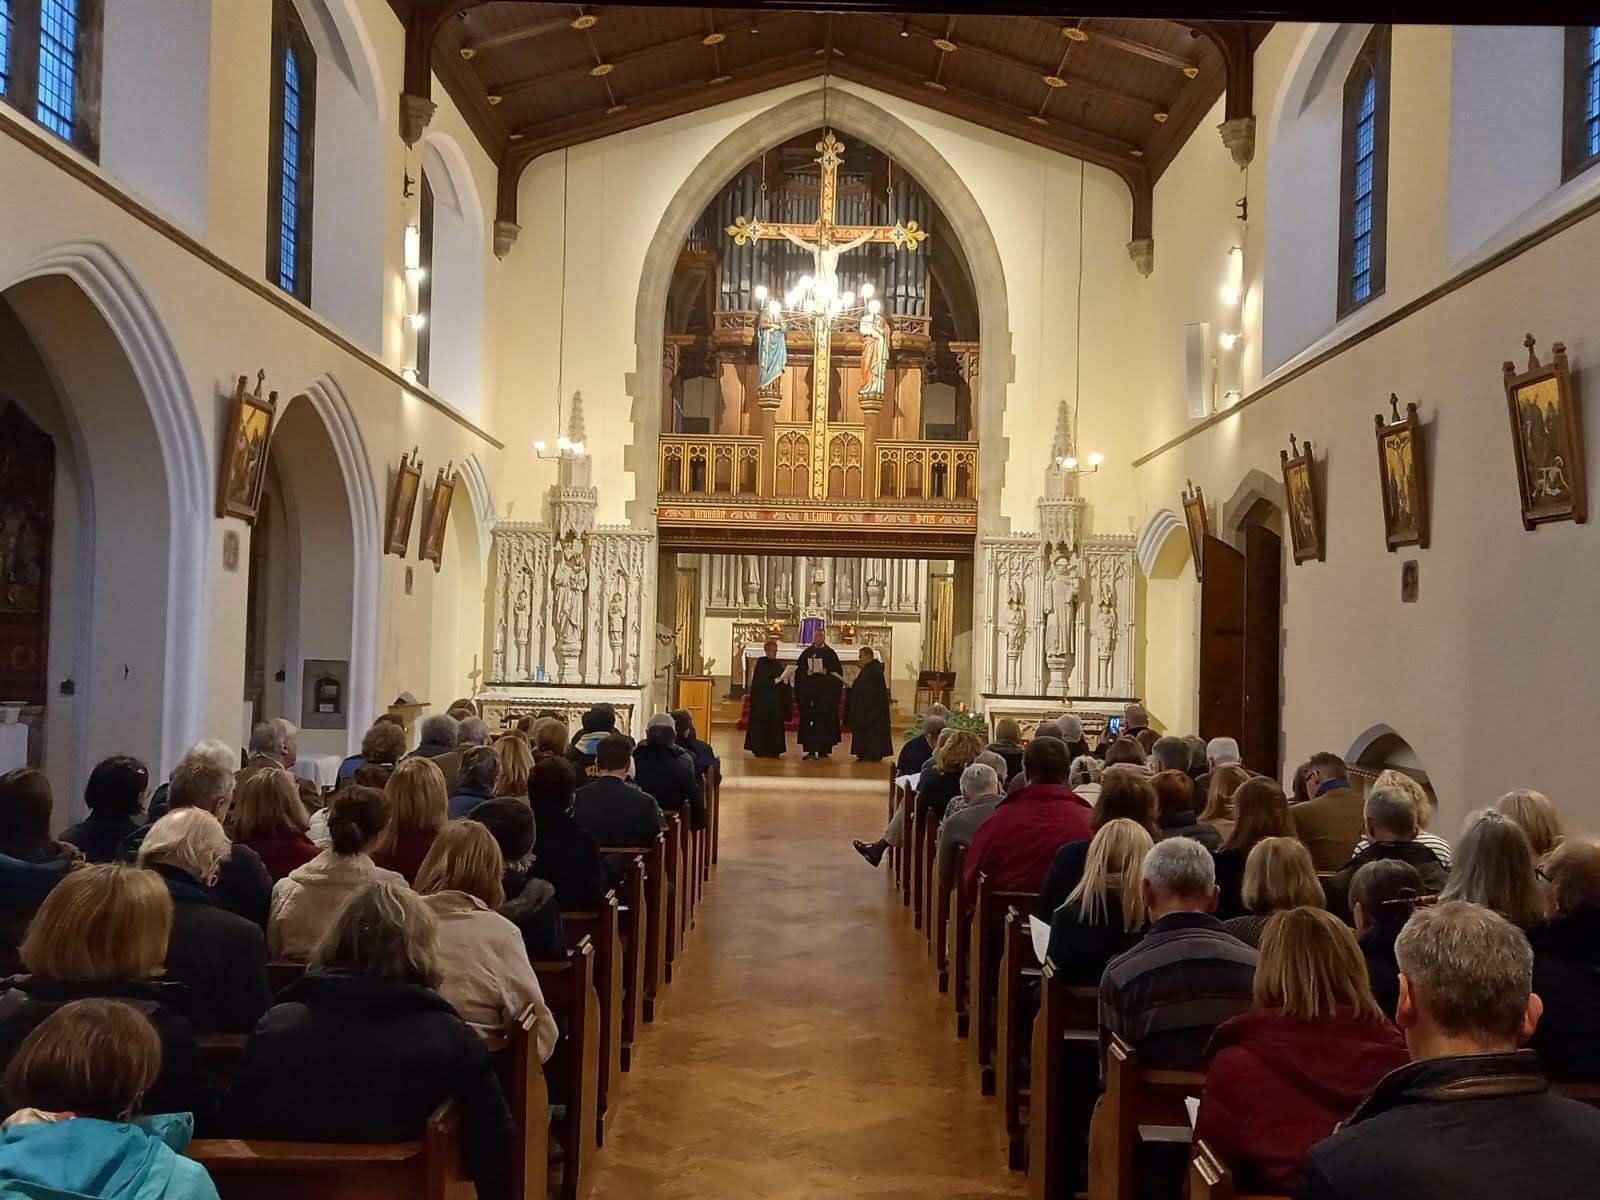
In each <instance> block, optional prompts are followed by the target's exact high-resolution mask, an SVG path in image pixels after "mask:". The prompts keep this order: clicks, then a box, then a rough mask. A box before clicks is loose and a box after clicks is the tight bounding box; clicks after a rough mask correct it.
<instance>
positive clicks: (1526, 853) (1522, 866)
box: [1439, 808, 1545, 930]
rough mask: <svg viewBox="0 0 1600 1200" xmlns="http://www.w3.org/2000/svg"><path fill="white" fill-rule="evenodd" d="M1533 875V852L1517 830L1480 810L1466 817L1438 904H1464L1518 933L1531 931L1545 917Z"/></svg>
mask: <svg viewBox="0 0 1600 1200" xmlns="http://www.w3.org/2000/svg"><path fill="white" fill-rule="evenodd" d="M1537 870H1538V863H1537V860H1536V859H1535V858H1534V855H1533V846H1532V844H1531V843H1529V841H1528V835H1527V834H1526V833H1524V832H1523V830H1522V826H1521V825H1519V824H1517V822H1516V821H1514V820H1512V819H1511V818H1510V817H1508V816H1506V814H1505V813H1502V812H1499V811H1497V810H1495V809H1492V808H1485V809H1482V810H1480V811H1478V812H1475V813H1473V814H1471V815H1470V816H1468V817H1467V827H1466V830H1465V832H1463V833H1462V835H1461V841H1460V843H1459V844H1458V845H1457V847H1456V865H1455V868H1454V869H1453V870H1452V871H1451V872H1450V881H1449V882H1448V883H1446V884H1445V885H1444V890H1443V891H1442V892H1440V893H1439V899H1440V901H1441V902H1443V901H1445V900H1470V901H1472V903H1474V904H1481V905H1483V907H1484V908H1490V909H1493V910H1494V911H1495V912H1497V913H1499V914H1500V915H1501V916H1502V917H1504V918H1505V919H1506V920H1508V921H1510V922H1511V923H1512V924H1513V925H1515V926H1517V927H1518V928H1520V929H1523V930H1527V929H1531V928H1532V927H1533V926H1535V925H1537V924H1538V923H1539V922H1540V921H1542V920H1544V916H1545V904H1544V895H1543V893H1542V892H1541V891H1540V889H1539V877H1538V873H1537Z"/></svg>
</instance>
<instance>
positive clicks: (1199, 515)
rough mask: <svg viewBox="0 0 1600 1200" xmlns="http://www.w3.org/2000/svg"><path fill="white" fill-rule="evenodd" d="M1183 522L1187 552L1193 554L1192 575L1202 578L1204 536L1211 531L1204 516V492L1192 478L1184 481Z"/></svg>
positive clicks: (1208, 520) (1203, 574)
mask: <svg viewBox="0 0 1600 1200" xmlns="http://www.w3.org/2000/svg"><path fill="white" fill-rule="evenodd" d="M1184 482H1185V484H1186V485H1187V486H1186V487H1185V489H1184V492H1183V522H1184V524H1185V525H1186V526H1188V529H1189V553H1190V554H1192V555H1193V556H1194V577H1195V578H1196V579H1204V578H1205V577H1206V573H1205V565H1206V564H1205V552H1206V538H1207V537H1208V536H1209V535H1210V533H1211V520H1210V518H1209V517H1207V516H1206V497H1205V493H1204V492H1203V491H1201V490H1200V489H1199V488H1198V487H1196V486H1195V484H1194V480H1192V479H1189V480H1185V481H1184Z"/></svg>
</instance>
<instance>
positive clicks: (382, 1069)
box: [223, 879, 512, 1200]
mask: <svg viewBox="0 0 1600 1200" xmlns="http://www.w3.org/2000/svg"><path fill="white" fill-rule="evenodd" d="M439 950H440V947H439V922H438V920H437V919H436V918H435V916H434V915H433V913H432V912H431V911H430V910H429V908H428V905H427V904H426V903H425V902H424V901H423V900H422V899H421V898H420V897H418V896H416V895H415V894H414V893H413V892H412V891H411V889H410V888H408V887H407V886H406V885H405V883H404V882H403V881H396V880H393V879H377V880H373V881H370V882H366V883H363V884H361V885H360V886H359V887H358V888H357V889H356V890H355V891H354V892H353V893H352V894H351V895H350V897H349V899H348V900H346V901H345V903H344V904H343V906H342V907H341V908H340V909H339V911H338V913H337V914H336V915H335V917H334V919H333V921H332V923H331V924H330V925H329V926H328V927H327V930H326V932H325V933H324V934H323V936H322V938H321V939H320V940H319V941H318V943H317V945H316V948H315V950H314V952H313V953H312V956H311V963H310V969H309V970H307V971H306V973H305V975H303V976H302V977H301V978H300V979H299V980H298V981H296V982H295V983H293V984H291V985H290V986H289V987H288V988H287V989H285V990H284V992H283V993H282V994H281V995H280V996H279V998H278V1003H277V1004H275V1005H274V1006H273V1007H272V1008H271V1009H269V1010H268V1011H267V1013H266V1015H265V1016H264V1017H262V1019H261V1021H260V1023H259V1024H258V1025H257V1026H256V1029H255V1032H254V1033H253V1034H252V1035H251V1037H250V1041H249V1043H248V1044H247V1045H246V1047H245V1051H244V1057H243V1060H242V1061H241V1063H240V1064H239V1068H238V1072H237V1075H236V1077H235V1080H234V1086H233V1088H232V1090H231V1091H230V1093H229V1097H228V1102H227V1106H226V1109H225V1112H224V1117H223V1123H224V1125H225V1127H226V1129H227V1130H228V1132H229V1133H230V1134H233V1135H235V1136H242V1137H249V1138H267V1139H277V1140H284V1141H306V1142H404V1141H411V1140H415V1139H417V1138H420V1137H421V1135H422V1130H423V1126H424V1124H425V1123H426V1121H427V1120H428V1117H429V1115H430V1114H431V1113H432V1112H433V1111H434V1109H435V1108H437V1107H438V1105H439V1104H440V1103H441V1102H442V1101H444V1100H447V1099H453V1100H454V1101H455V1102H456V1104H457V1106H458V1108H459V1110H460V1113H461V1131H462V1141H463V1147H464V1152H465V1158H466V1163H467V1167H468V1170H469V1172H470V1174H471V1176H472V1179H473V1182H474V1183H475V1185H476V1187H477V1193H478V1196H479V1197H480V1198H481V1200H509V1197H510V1195H511V1188H510V1182H509V1164H510V1161H511V1158H510V1146H511V1142H510V1139H511V1135H512V1120H511V1112H510V1109H509V1108H508V1107H507V1103H506V1098H505V1095H504V1093H503V1092H502V1090H501V1085H500V1082H499V1080H498V1079H497V1078H496V1076H495V1071H494V1066H493V1064H492V1063H491V1061H490V1059H489V1052H488V1050H487V1048H486V1047H485V1046H484V1043H483V1039H482V1038H481V1037H479V1036H478V1035H477V1034H476V1033H474V1032H473V1030H472V1028H471V1026H469V1025H468V1024H467V1023H466V1022H465V1021H464V1020H462V1018H461V1017H460V1015H458V1014H457V1012H456V1010H455V1009H454V1008H453V1007H452V1006H451V1004H450V1002H449V1001H448V1000H446V999H445V998H444V997H443V996H442V995H440V994H439V990H438V989H439V987H440V985H441V983H442V982H443V972H442V969H441V965H440V954H439Z"/></svg>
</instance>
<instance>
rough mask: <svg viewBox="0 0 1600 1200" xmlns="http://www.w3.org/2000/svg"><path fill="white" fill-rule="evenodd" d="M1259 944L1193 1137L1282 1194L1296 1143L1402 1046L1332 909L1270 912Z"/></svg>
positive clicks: (1321, 1132)
mask: <svg viewBox="0 0 1600 1200" xmlns="http://www.w3.org/2000/svg"><path fill="white" fill-rule="evenodd" d="M1271 844H1272V842H1270V841H1269V842H1264V843H1262V844H1261V845H1260V846H1257V847H1256V849H1255V851H1253V852H1252V855H1251V860H1252V862H1254V861H1255V858H1256V856H1257V855H1260V854H1261V853H1262V852H1263V851H1264V850H1267V848H1268V847H1269V846H1270V845H1271ZM1299 849H1300V850H1301V852H1302V853H1305V848H1304V847H1303V846H1301V847H1299ZM1306 861H1307V863H1308V864H1309V862H1310V856H1309V854H1307V856H1306ZM1312 882H1313V884H1314V883H1315V876H1313V879H1312ZM1260 954H1261V956H1260V958H1259V960H1258V961H1257V963H1256V970H1255V982H1254V1006H1253V1007H1252V1008H1251V1009H1250V1010H1249V1011H1248V1012H1244V1013H1241V1014H1239V1015H1238V1016H1234V1017H1230V1018H1228V1019H1227V1020H1226V1021H1224V1022H1223V1023H1222V1024H1221V1025H1220V1026H1218V1027H1217V1030H1216V1032H1215V1033H1214V1034H1213V1035H1212V1037H1211V1042H1210V1045H1209V1047H1208V1049H1207V1051H1206V1057H1207V1070H1206V1086H1205V1092H1204V1094H1203V1095H1202V1096H1201V1100H1200V1110H1199V1114H1198V1116H1197V1117H1196V1119H1195V1125H1194V1136H1195V1138H1196V1139H1204V1140H1205V1142H1206V1143H1207V1144H1208V1145H1209V1146H1211V1147H1212V1149H1214V1150H1216V1151H1217V1152H1218V1153H1219V1154H1220V1155H1221V1156H1222V1158H1223V1159H1224V1160H1225V1161H1226V1162H1227V1163H1228V1165H1229V1166H1230V1167H1231V1168H1232V1169H1233V1171H1234V1173H1235V1176H1236V1178H1237V1181H1238V1184H1239V1186H1240V1188H1241V1189H1242V1190H1248V1191H1260V1192H1286V1191H1289V1190H1290V1189H1291V1188H1292V1187H1293V1186H1294V1184H1295V1182H1296V1179H1297V1178H1298V1176H1299V1173H1300V1163H1301V1161H1302V1160H1303V1159H1304V1158H1305V1155H1306V1152H1307V1151H1308V1150H1309V1149H1310V1148H1311V1147H1312V1146H1313V1145H1314V1144H1316V1143H1317V1142H1319V1141H1321V1140H1322V1139H1323V1138H1325V1137H1327V1136H1328V1135H1329V1134H1331V1133H1332V1132H1333V1131H1334V1129H1335V1127H1336V1126H1337V1125H1338V1123H1339V1122H1340V1121H1342V1120H1343V1119H1344V1118H1345V1117H1346V1116H1348V1115H1349V1113H1350V1112H1352V1111H1353V1110H1354V1109H1355V1107H1356V1105H1358V1104H1359V1103H1360V1102H1361V1100H1362V1099H1363V1098H1364V1097H1365V1096H1366V1095H1367V1093H1368V1092H1370V1091H1371V1090H1372V1089H1373V1088H1374V1087H1375V1086H1377V1084H1378V1082H1379V1080H1381V1079H1382V1078H1383V1077H1384V1076H1385V1075H1387V1074H1388V1073H1389V1072H1390V1071H1392V1070H1394V1069H1396V1068H1397V1067H1401V1066H1404V1065H1405V1063H1406V1061H1407V1059H1406V1049H1405V1042H1404V1040H1403V1039H1402V1038H1401V1036H1400V1033H1399V1031H1398V1030H1396V1029H1395V1028H1394V1026H1393V1025H1391V1024H1390V1023H1389V1019H1388V1017H1387V1016H1386V1015H1385V1014H1384V1012H1383V1010H1382V1009H1380V1008H1379V1007H1378V1003H1377V1001H1376V1000H1375V999H1374V998H1373V995H1372V990H1371V988H1370V987H1369V986H1368V984H1367V974H1366V967H1365V964H1364V962H1363V960H1362V956H1361V948H1360V947H1359V946H1358V945H1357V944H1356V938H1355V935H1354V934H1353V933H1352V932H1351V931H1350V930H1349V928H1348V927H1347V926H1345V925H1344V924H1343V923H1342V922H1341V921H1340V920H1339V919H1338V918H1337V917H1335V916H1333V915H1332V914H1331V913H1329V912H1327V911H1326V910H1324V909H1322V908H1321V907H1320V906H1316V907H1309V906H1307V907H1298V908H1288V909H1284V910H1282V911H1279V912H1277V913H1274V914H1273V916H1272V917H1271V918H1270V919H1268V920H1267V922H1266V927H1265V929H1264V931H1263V933H1262V935H1261V949H1260Z"/></svg>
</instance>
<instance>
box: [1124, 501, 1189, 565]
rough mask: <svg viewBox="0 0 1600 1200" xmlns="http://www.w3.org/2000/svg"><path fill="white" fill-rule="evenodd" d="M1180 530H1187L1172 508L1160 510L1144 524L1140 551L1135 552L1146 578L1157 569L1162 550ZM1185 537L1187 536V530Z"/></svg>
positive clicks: (1152, 514)
mask: <svg viewBox="0 0 1600 1200" xmlns="http://www.w3.org/2000/svg"><path fill="white" fill-rule="evenodd" d="M1180 529H1185V526H1184V523H1183V518H1182V517H1180V516H1179V515H1178V514H1177V513H1175V512H1173V511H1172V510H1171V509H1170V508H1158V509H1157V510H1156V511H1155V512H1153V513H1151V514H1150V519H1149V520H1148V521H1146V522H1145V524H1144V530H1143V532H1141V533H1140V534H1139V544H1138V549H1137V550H1136V551H1135V554H1136V555H1137V556H1138V560H1139V570H1141V571H1142V572H1144V574H1145V575H1146V576H1148V575H1149V574H1150V572H1151V571H1153V570H1154V569H1155V565H1156V559H1158V558H1159V557H1160V556H1161V550H1162V548H1163V547H1164V546H1165V545H1166V544H1167V539H1168V538H1169V537H1171V536H1172V535H1173V534H1174V533H1176V532H1177V531H1178V530H1180ZM1185 536H1187V531H1186V530H1185Z"/></svg>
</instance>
